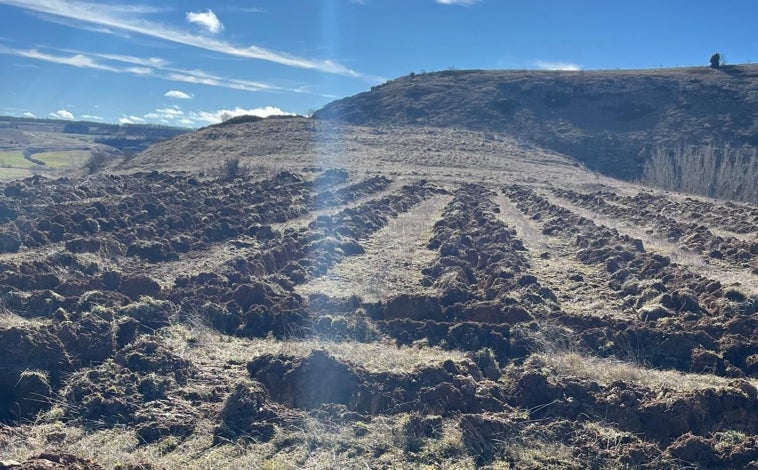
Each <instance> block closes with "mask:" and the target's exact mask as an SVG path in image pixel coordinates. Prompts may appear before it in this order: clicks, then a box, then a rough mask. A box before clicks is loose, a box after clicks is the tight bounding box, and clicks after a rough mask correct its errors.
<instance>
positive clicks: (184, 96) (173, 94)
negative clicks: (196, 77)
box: [163, 90, 192, 100]
mask: <svg viewBox="0 0 758 470" xmlns="http://www.w3.org/2000/svg"><path fill="white" fill-rule="evenodd" d="M163 96H165V97H167V98H175V99H177V100H191V99H192V95H190V94H189V93H185V92H183V91H181V90H169V91H167V92H166V93H165V94H164V95H163Z"/></svg>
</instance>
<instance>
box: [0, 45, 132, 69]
mask: <svg viewBox="0 0 758 470" xmlns="http://www.w3.org/2000/svg"><path fill="white" fill-rule="evenodd" d="M0 54H13V55H16V56H19V57H26V58H27V59H36V60H42V61H45V62H53V63H56V64H63V65H70V66H72V67H79V68H88V69H97V70H105V71H108V72H118V71H119V69H117V68H115V67H109V66H107V65H103V64H100V63H98V62H97V61H96V60H94V59H93V58H92V57H88V56H86V55H84V54H74V55H71V56H56V55H52V54H48V53H45V52H40V51H39V50H37V49H10V48H7V47H5V46H2V45H0Z"/></svg>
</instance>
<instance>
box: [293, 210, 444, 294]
mask: <svg viewBox="0 0 758 470" xmlns="http://www.w3.org/2000/svg"><path fill="white" fill-rule="evenodd" d="M450 199H451V197H450V196H437V197H433V198H431V199H428V200H426V201H423V202H422V203H421V204H418V205H417V206H415V207H413V208H412V209H411V210H409V211H407V212H404V213H402V214H399V215H398V216H397V217H396V218H394V219H391V220H390V221H389V223H388V224H387V225H386V226H385V227H384V228H382V229H381V230H379V231H378V232H376V233H375V234H374V236H372V237H371V238H370V239H368V240H365V241H362V242H361V244H362V245H363V246H364V248H365V249H366V252H365V253H364V254H362V255H359V256H353V257H350V258H347V259H345V260H344V261H342V262H341V263H340V264H338V265H337V266H335V267H333V268H332V269H330V270H329V272H328V273H327V274H326V275H324V276H322V277H319V278H317V279H314V280H313V281H311V282H309V283H308V284H305V285H302V286H298V288H297V289H298V293H300V294H301V295H305V296H307V295H309V294H312V293H323V294H326V295H328V296H332V297H349V296H351V295H357V296H359V297H362V298H363V299H364V300H365V301H378V300H386V299H388V298H390V297H392V296H395V295H398V294H401V293H408V292H421V291H426V288H425V287H423V286H422V285H421V279H422V275H421V270H422V269H423V268H424V267H426V266H429V265H431V263H432V262H433V260H434V258H435V257H436V256H437V253H436V251H432V250H429V249H427V247H426V245H427V243H428V242H429V239H430V238H431V236H432V232H433V229H434V223H435V222H436V221H437V220H439V219H440V218H441V214H442V210H443V209H444V207H445V206H446V205H447V204H448V202H450Z"/></svg>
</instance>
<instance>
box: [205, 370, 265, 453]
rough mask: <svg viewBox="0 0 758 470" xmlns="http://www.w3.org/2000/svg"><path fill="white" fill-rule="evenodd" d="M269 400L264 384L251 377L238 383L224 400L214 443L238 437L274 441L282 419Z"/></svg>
mask: <svg viewBox="0 0 758 470" xmlns="http://www.w3.org/2000/svg"><path fill="white" fill-rule="evenodd" d="M268 401H269V398H268V394H267V393H266V391H265V390H264V389H263V388H262V387H260V385H258V384H256V383H254V382H251V381H248V380H241V381H239V382H237V384H236V385H235V386H234V389H233V390H232V393H231V394H230V395H229V396H228V397H227V398H226V400H225V401H224V406H223V408H222V409H221V413H220V415H219V421H220V422H219V425H218V426H217V427H216V429H215V430H214V433H213V435H214V442H216V443H218V442H223V441H226V440H236V439H238V438H244V439H252V440H254V441H258V442H267V441H269V440H271V438H273V437H274V433H275V427H274V425H275V424H276V423H277V422H278V418H277V415H276V413H275V412H274V411H273V410H272V408H271V406H270V404H269V403H268Z"/></svg>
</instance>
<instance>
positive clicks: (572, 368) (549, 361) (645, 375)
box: [528, 352, 758, 392]
mask: <svg viewBox="0 0 758 470" xmlns="http://www.w3.org/2000/svg"><path fill="white" fill-rule="evenodd" d="M528 362H531V363H535V364H541V365H544V366H546V367H548V368H550V369H551V370H553V371H556V373H558V374H560V375H562V376H575V377H582V378H586V379H591V380H594V381H596V382H598V383H599V384H601V385H609V384H611V383H612V382H615V381H617V380H622V381H625V382H632V383H636V384H640V385H643V386H645V387H648V388H651V389H654V390H656V389H667V390H676V391H683V392H686V391H694V390H704V389H708V388H717V387H723V386H726V385H727V384H728V383H729V382H730V381H731V379H728V378H725V377H719V376H717V375H710V374H694V373H684V372H679V371H675V370H659V369H650V368H647V367H644V366H641V365H639V364H635V363H632V362H625V361H620V360H618V359H613V358H601V357H593V356H586V355H582V354H579V353H577V352H552V353H549V354H547V353H536V354H533V355H532V356H531V357H530V358H529V359H528ZM750 382H751V383H752V384H753V385H754V386H758V380H755V379H751V380H750Z"/></svg>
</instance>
